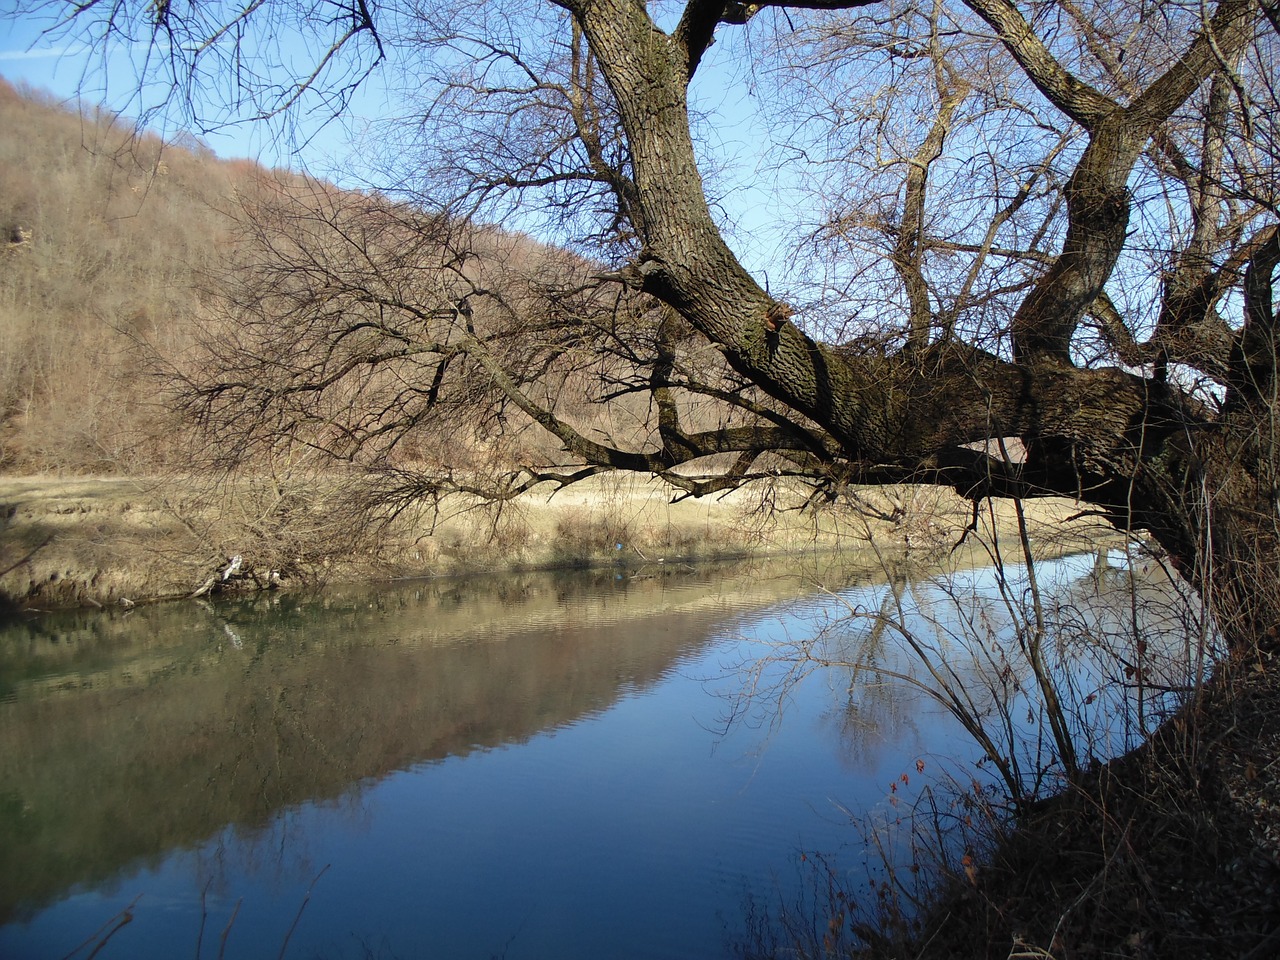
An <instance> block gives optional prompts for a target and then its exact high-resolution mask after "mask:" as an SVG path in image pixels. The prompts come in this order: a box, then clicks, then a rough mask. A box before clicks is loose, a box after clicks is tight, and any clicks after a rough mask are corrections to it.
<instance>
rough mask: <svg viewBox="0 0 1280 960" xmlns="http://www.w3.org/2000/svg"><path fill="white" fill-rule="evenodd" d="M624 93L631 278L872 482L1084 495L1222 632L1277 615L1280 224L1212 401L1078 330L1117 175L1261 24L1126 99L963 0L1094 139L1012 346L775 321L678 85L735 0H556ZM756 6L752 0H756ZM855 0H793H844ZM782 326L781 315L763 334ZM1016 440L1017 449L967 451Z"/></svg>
mask: <svg viewBox="0 0 1280 960" xmlns="http://www.w3.org/2000/svg"><path fill="white" fill-rule="evenodd" d="M562 5H563V6H564V7H565V8H566V9H568V10H569V11H570V12H571V13H572V15H573V16H574V17H575V19H576V20H577V21H578V22H579V23H580V24H581V28H582V30H583V32H584V33H585V34H586V36H587V38H588V40H589V42H590V45H591V49H592V51H593V52H594V54H595V56H596V57H597V58H598V60H599V63H600V66H601V69H602V70H603V72H604V75H605V77H606V79H607V81H608V83H609V87H610V90H611V91H612V93H613V96H614V97H615V98H616V101H617V104H618V109H619V112H620V114H621V118H622V123H623V125H624V126H625V128H626V131H627V136H628V142H629V144H630V147H631V151H632V156H633V161H634V168H635V186H636V197H637V206H638V210H637V213H638V216H637V217H636V225H637V229H638V232H639V234H640V237H641V239H642V242H643V249H642V251H641V254H640V256H639V258H638V262H637V263H636V264H635V282H636V283H637V284H638V285H639V287H640V288H641V289H642V290H644V291H645V292H647V293H650V294H653V295H654V296H656V297H658V298H659V299H661V300H662V301H664V302H665V303H667V304H669V305H671V306H672V307H673V308H675V309H676V310H677V311H678V312H679V313H680V314H681V315H682V316H683V317H685V318H686V319H687V320H688V321H689V322H690V323H691V324H692V325H693V326H694V327H695V328H696V329H697V330H699V331H701V332H702V333H703V334H705V335H706V336H707V337H708V338H709V339H710V340H712V341H713V342H714V343H716V344H717V345H718V346H719V347H720V348H721V349H722V351H723V352H724V355H725V357H726V358H727V359H728V361H729V363H730V364H731V365H732V366H733V367H734V369H736V370H738V371H739V372H740V373H742V374H743V375H744V376H746V377H747V378H749V379H750V380H751V381H753V382H755V383H757V384H759V385H760V386H761V387H762V388H763V389H764V390H765V391H766V392H767V393H769V394H770V395H771V396H773V397H775V398H777V399H778V400H781V401H782V402H784V403H785V404H787V405H788V406H789V407H791V408H792V409H794V410H796V411H798V412H799V413H801V414H803V415H804V416H805V417H806V418H808V419H810V420H813V421H814V422H816V423H818V424H820V425H821V426H822V427H823V428H825V429H826V430H827V431H829V432H830V434H831V435H832V436H833V437H834V438H836V439H837V440H838V441H839V443H840V444H841V447H842V453H843V455H844V456H845V457H847V458H848V459H849V461H850V462H851V463H853V464H854V465H855V466H856V468H857V469H856V471H855V476H856V478H857V479H858V480H860V481H863V482H874V481H876V480H877V479H886V480H896V479H904V478H913V479H918V480H928V481H934V482H942V483H946V484H949V485H951V486H954V487H955V488H956V489H957V490H958V491H959V492H961V493H962V494H964V495H966V496H971V497H973V496H981V495H986V494H1007V495H1043V494H1046V493H1056V494H1064V495H1068V496H1076V497H1079V498H1080V499H1081V500H1083V501H1085V502H1087V503H1090V504H1093V505H1094V506H1096V507H1097V508H1098V509H1099V510H1101V511H1102V512H1103V513H1104V514H1105V515H1106V516H1108V517H1109V518H1110V519H1112V520H1113V522H1115V523H1116V524H1117V525H1118V526H1120V527H1121V528H1122V529H1145V530H1149V531H1150V532H1151V534H1152V535H1153V536H1154V537H1155V538H1156V540H1157V541H1158V542H1159V543H1160V544H1161V545H1162V546H1164V547H1165V548H1166V549H1167V550H1168V551H1169V553H1170V555H1171V557H1172V558H1173V562H1174V563H1175V565H1177V566H1178V568H1179V569H1180V570H1181V571H1182V572H1183V573H1184V574H1185V575H1186V576H1188V577H1189V578H1190V579H1191V581H1192V582H1193V583H1195V585H1196V586H1197V587H1198V588H1199V589H1200V590H1201V591H1202V593H1203V594H1204V595H1205V597H1206V598H1208V599H1209V600H1210V601H1211V603H1212V608H1213V610H1214V612H1215V614H1216V615H1217V617H1218V621H1219V623H1220V625H1221V626H1222V628H1224V629H1225V630H1226V631H1227V633H1228V635H1229V636H1230V637H1231V638H1232V640H1233V642H1234V643H1236V644H1239V645H1244V644H1251V643H1254V642H1256V641H1257V640H1258V638H1260V637H1267V636H1270V637H1272V638H1274V637H1275V634H1276V630H1277V626H1278V625H1280V589H1277V586H1278V585H1277V582H1276V578H1277V573H1280V553H1277V549H1276V547H1277V536H1276V531H1277V499H1276V498H1277V492H1278V491H1280V487H1277V476H1276V463H1275V461H1276V447H1275V429H1276V421H1275V403H1274V391H1275V357H1276V340H1275V311H1274V306H1273V303H1272V298H1271V286H1270V284H1271V275H1272V273H1273V272H1274V269H1275V266H1276V257H1275V245H1276V240H1275V236H1276V235H1275V230H1274V228H1271V230H1270V233H1268V234H1265V235H1263V236H1260V237H1259V238H1258V239H1257V241H1256V242H1255V250H1254V252H1253V253H1252V256H1251V257H1250V259H1249V261H1248V264H1247V267H1246V271H1247V275H1248V279H1247V281H1246V291H1247V305H1246V307H1245V322H1244V324H1243V328H1242V329H1241V331H1240V332H1239V333H1238V334H1236V335H1235V336H1234V337H1233V344H1232V348H1231V349H1232V365H1231V376H1230V381H1229V383H1228V396H1227V399H1226V402H1225V404H1224V406H1223V409H1222V410H1221V411H1215V410H1210V409H1207V408H1206V407H1205V406H1204V405H1202V404H1197V403H1195V402H1193V401H1191V400H1190V399H1188V398H1187V397H1186V396H1185V395H1184V394H1183V393H1182V392H1181V391H1179V390H1177V389H1174V388H1172V387H1171V386H1170V385H1169V384H1168V382H1167V380H1165V379H1162V378H1161V377H1160V376H1155V375H1152V376H1142V375H1139V374H1135V373H1129V372H1125V371H1123V370H1121V369H1118V368H1103V369H1082V368H1080V367H1077V366H1076V365H1075V364H1074V363H1073V362H1072V357H1071V340H1072V336H1073V335H1074V333H1075V331H1076V329H1077V328H1078V326H1079V325H1080V323H1081V321H1082V320H1083V318H1084V317H1085V315H1086V313H1087V312H1088V311H1090V310H1091V309H1093V308H1094V305H1095V304H1096V303H1097V302H1098V301H1099V300H1100V299H1101V298H1102V297H1103V296H1104V287H1105V285H1106V283H1107V281H1108V279H1109V278H1110V277H1111V275H1112V272H1113V270H1114V268H1115V265H1116V262H1117V260H1118V258H1119V256H1120V254H1121V251H1122V250H1123V248H1124V244H1125V240H1126V234H1127V230H1128V224H1129V212H1130V198H1129V196H1128V182H1129V179H1130V176H1131V174H1132V171H1133V168H1134V165H1135V163H1136V162H1137V160H1138V158H1139V157H1140V155H1141V154H1142V151H1143V150H1144V149H1145V147H1146V146H1147V144H1148V142H1149V141H1150V140H1151V139H1152V138H1153V137H1154V136H1156V134H1157V133H1158V131H1159V130H1160V129H1161V127H1162V125H1163V124H1164V123H1165V122H1166V121H1167V120H1168V119H1169V117H1170V116H1171V115H1172V113H1173V112H1174V111H1175V110H1176V109H1177V108H1178V107H1179V106H1180V105H1182V104H1183V103H1184V102H1185V101H1186V99H1187V98H1188V97H1190V96H1191V95H1192V93H1194V92H1195V91H1196V89H1197V88H1198V87H1199V86H1200V85H1201V84H1202V83H1204V82H1205V81H1207V80H1208V79H1209V78H1210V77H1212V76H1214V75H1215V74H1216V73H1218V72H1219V69H1220V67H1221V65H1222V58H1231V57H1233V56H1234V55H1236V54H1237V53H1238V52H1239V51H1240V50H1241V49H1242V48H1243V47H1244V45H1245V44H1247V43H1248V42H1249V41H1250V40H1251V38H1252V36H1253V33H1254V31H1255V29H1257V25H1258V23H1259V21H1260V18H1261V7H1260V6H1259V5H1258V4H1256V3H1253V2H1249V0H1227V2H1224V3H1221V4H1220V5H1219V6H1218V8H1217V11H1216V13H1215V14H1214V16H1213V17H1212V18H1211V19H1209V20H1207V21H1206V22H1205V24H1204V29H1203V30H1202V32H1201V33H1200V34H1199V35H1198V36H1196V37H1194V38H1192V39H1191V40H1190V42H1189V43H1188V45H1187V48H1186V51H1185V53H1184V54H1183V56H1182V57H1181V58H1180V59H1179V60H1178V61H1177V62H1176V63H1174V64H1173V65H1172V66H1170V67H1169V68H1168V69H1167V70H1166V71H1165V72H1164V73H1163V74H1161V75H1159V76H1158V77H1156V78H1155V79H1153V80H1152V81H1151V82H1150V83H1149V84H1148V85H1147V86H1146V87H1145V89H1143V90H1141V91H1140V92H1139V93H1138V94H1137V95H1136V96H1134V97H1133V98H1132V99H1131V100H1130V101H1129V102H1128V103H1127V104H1121V103H1119V102H1117V101H1116V100H1114V99H1112V98H1110V97H1108V96H1106V95H1104V94H1102V93H1101V92H1099V91H1098V90H1096V89H1093V88H1092V87H1090V86H1089V85H1088V84H1086V83H1084V82H1082V81H1080V80H1078V79H1077V78H1075V77H1074V76H1072V75H1071V74H1070V73H1069V72H1068V71H1067V70H1066V69H1065V68H1064V67H1063V66H1062V65H1061V64H1060V63H1058V61H1057V60H1055V59H1054V57H1053V56H1052V54H1051V53H1050V52H1049V51H1048V50H1047V49H1046V48H1045V47H1044V46H1043V45H1042V44H1041V43H1040V41H1039V40H1038V39H1037V38H1036V36H1035V34H1034V32H1033V31H1032V30H1031V28H1030V26H1029V24H1028V23H1027V22H1026V21H1025V20H1024V19H1023V17H1022V15H1021V14H1020V13H1019V12H1018V10H1017V9H1016V8H1015V7H1014V6H1013V5H1012V4H1010V3H1006V2H1001V0H970V2H969V6H970V7H971V8H972V9H973V10H974V12H976V13H977V14H978V15H979V16H981V17H982V18H983V19H984V20H985V21H986V22H987V23H988V24H989V25H990V26H991V27H992V28H993V29H994V30H995V31H996V33H997V35H998V36H999V38H1000V40H1001V41H1002V42H1003V44H1004V45H1005V46H1006V47H1007V49H1008V50H1009V52H1010V53H1011V54H1012V56H1013V57H1014V58H1015V59H1016V60H1017V61H1018V63H1019V64H1020V65H1021V66H1022V68H1023V69H1024V70H1025V71H1026V73H1027V74H1028V76H1029V77H1030V78H1031V79H1032V81H1033V82H1034V83H1035V84H1036V86H1037V87H1038V88H1039V89H1040V91H1041V92H1042V93H1043V94H1044V95H1045V96H1046V98H1047V99H1049V100H1050V101H1051V102H1052V103H1053V104H1054V105H1055V106H1056V107H1057V108H1058V109H1059V110H1061V111H1062V112H1063V113H1065V114H1067V115H1068V116H1069V117H1071V118H1072V119H1073V120H1075V121H1076V122H1077V123H1079V124H1080V125H1081V126H1082V127H1084V128H1085V130H1086V131H1087V134H1088V145H1087V147H1086V148H1085V149H1084V151H1083V152H1082V154H1081V156H1080V158H1079V161H1078V162H1077V164H1076V166H1075V170H1074V172H1073V174H1072V176H1071V179H1070V181H1069V182H1068V184H1067V187H1066V202H1067V212H1068V225H1067V231H1066V238H1065V241H1064V243H1063V245H1062V249H1061V252H1060V253H1059V254H1058V256H1057V258H1056V260H1055V261H1054V262H1053V264H1052V266H1051V267H1050V269H1049V270H1048V271H1047V272H1046V273H1045V274H1044V275H1043V276H1042V277H1041V278H1040V279H1039V280H1038V281H1037V282H1036V284H1035V285H1034V287H1033V288H1032V290H1031V291H1030V293H1029V294H1028V295H1027V296H1026V297H1025V298H1024V299H1023V300H1022V302H1021V304H1020V305H1019V306H1018V308H1017V311H1016V314H1015V315H1014V318H1013V322H1012V346H1013V355H1012V357H1001V356H997V355H995V354H992V353H990V352H986V351H983V350H980V349H977V348H975V347H971V346H968V345H965V344H962V343H957V342H954V341H951V340H947V339H943V340H939V341H935V342H933V343H931V344H930V345H929V346H928V347H926V348H924V349H904V350H901V351H899V352H897V353H896V354H893V355H890V356H886V357H879V358H875V359H867V358H866V357H859V358H857V359H852V358H849V357H847V356H845V355H842V353H841V352H840V351H838V350H836V349H834V348H832V347H830V346H827V345H824V344H822V343H818V342H816V341H814V340H813V339H811V338H810V337H808V336H806V335H805V333H804V332H802V331H801V330H800V329H799V328H798V327H797V326H796V325H794V324H790V323H785V322H784V323H782V324H781V325H780V326H779V325H777V324H776V323H775V322H772V320H771V316H772V314H771V311H772V310H774V309H775V308H776V304H775V303H774V301H773V300H772V299H771V298H770V296H769V295H768V293H766V291H765V290H764V289H762V288H761V287H760V286H759V284H757V283H756V282H755V280H754V279H753V278H752V277H751V276H750V275H749V274H748V273H747V271H746V270H745V269H744V268H743V267H742V266H741V265H740V264H739V262H738V260H737V259H736V258H735V256H734V255H733V253H732V251H730V249H729V248H728V246H727V245H726V244H725V242H724V240H723V239H722V237H721V235H720V233H719V231H718V230H717V228H716V226H715V223H714V221H713V218H712V216H711V213H710V210H709V209H708V206H707V203H706V199H705V192H704V190H703V186H702V182H701V179H700V177H699V173H698V168H697V164H696V162H695V155H694V148H693V143H692V140H691V137H690V134H689V129H690V126H689V117H688V105H687V102H686V89H687V83H688V79H689V77H690V76H691V75H692V73H693V71H694V70H695V69H696V66H697V63H698V61H699V59H700V57H701V54H702V50H701V49H700V48H699V43H705V42H706V40H707V38H708V37H709V36H710V32H711V29H713V27H709V26H708V25H709V24H714V23H715V22H716V21H718V20H719V19H721V18H722V17H724V16H725V11H726V6H727V5H726V4H724V3H722V2H710V0H708V2H700V0H693V2H691V3H689V5H688V7H687V8H686V10H685V13H684V17H683V19H682V21H681V23H680V26H679V27H678V28H677V29H676V30H675V32H674V33H672V34H670V35H668V34H667V33H664V32H663V31H661V30H659V29H658V28H657V26H655V24H654V23H653V21H652V20H651V19H650V17H649V14H648V11H647V10H646V8H645V5H644V4H642V3H638V2H629V0H582V2H576V0H565V2H564V3H563V4H562ZM768 5H769V4H762V5H757V6H768ZM861 5H862V4H848V3H845V4H842V3H811V4H806V3H798V4H793V6H819V7H826V8H832V7H851V6H861ZM775 328H776V329H775ZM1003 436H1018V437H1021V438H1023V440H1024V441H1025V442H1026V445H1027V449H1028V451H1029V455H1028V458H1027V461H1026V463H1020V464H1010V463H1003V462H1000V461H998V460H995V459H994V458H991V457H988V456H986V455H985V454H978V453H974V452H970V450H969V448H967V447H966V446H965V445H966V444H972V443H974V442H975V441H981V440H985V439H988V438H993V437H1003Z"/></svg>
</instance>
